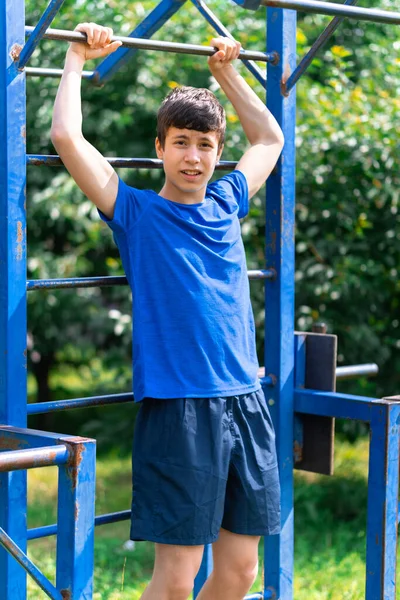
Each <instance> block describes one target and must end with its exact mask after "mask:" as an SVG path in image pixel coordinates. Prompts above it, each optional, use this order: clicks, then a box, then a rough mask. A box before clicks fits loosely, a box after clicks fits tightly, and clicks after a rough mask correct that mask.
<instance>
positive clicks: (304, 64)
mask: <svg viewBox="0 0 400 600" xmlns="http://www.w3.org/2000/svg"><path fill="white" fill-rule="evenodd" d="M357 1H358V0H346V2H345V4H348V5H353V4H357ZM343 19H344V17H335V18H334V19H332V21H331V22H330V23H329V25H328V26H327V27H326V28H325V29H324V31H323V32H322V33H321V35H320V36H319V37H318V39H317V40H316V41H315V42H314V44H313V45H312V46H311V48H310V50H309V51H308V52H307V54H306V55H305V56H304V57H303V58H302V59H301V61H300V62H299V64H298V65H297V67H296V69H295V70H294V71H293V73H292V74H291V75H290V77H289V79H288V80H287V81H286V82H285V83H283V85H282V92H283V94H285V95H286V96H287V95H288V94H289V92H290V90H291V89H292V88H293V87H294V86H295V85H296V83H297V82H298V80H299V79H300V77H301V76H302V75H303V73H305V72H306V70H307V69H308V67H309V66H310V64H311V63H312V61H313V59H314V57H315V56H316V54H317V52H319V50H321V48H323V46H324V45H325V44H326V42H327V41H328V40H329V38H330V37H332V35H333V34H334V32H335V31H336V29H337V28H338V27H339V25H340V24H341V23H342V21H343Z"/></svg>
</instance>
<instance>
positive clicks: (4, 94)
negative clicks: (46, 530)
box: [0, 0, 26, 600]
mask: <svg viewBox="0 0 400 600" xmlns="http://www.w3.org/2000/svg"><path fill="white" fill-rule="evenodd" d="M24 20H25V10H24V0H6V1H5V2H4V1H3V2H1V3H0V40H1V43H0V107H1V109H0V356H1V360H0V423H6V424H9V425H17V426H20V427H24V426H25V425H26V292H25V279H26V235H25V231H26V215H25V179H26V166H25V160H26V159H25V124H26V122H25V76H24V75H23V74H22V73H20V72H19V71H18V70H17V65H16V63H15V62H14V61H13V58H14V57H16V56H17V55H18V52H19V50H20V48H21V47H22V46H23V44H24ZM0 489H1V494H0V527H3V529H5V530H6V531H7V532H8V534H9V535H10V536H11V537H12V538H13V540H15V542H16V543H17V544H18V546H19V547H20V548H21V549H22V550H23V551H25V550H26V539H25V538H26V473H24V472H22V471H20V472H15V473H4V474H1V475H0ZM25 596H26V575H25V572H24V570H23V569H22V568H21V567H20V565H18V564H17V563H16V562H15V560H14V559H13V558H12V557H11V556H10V555H9V554H8V553H6V552H5V551H4V550H3V549H0V598H1V600H25Z"/></svg>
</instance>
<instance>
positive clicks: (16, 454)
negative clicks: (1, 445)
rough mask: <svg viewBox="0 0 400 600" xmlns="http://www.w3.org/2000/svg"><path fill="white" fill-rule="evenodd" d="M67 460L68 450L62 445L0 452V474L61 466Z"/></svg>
mask: <svg viewBox="0 0 400 600" xmlns="http://www.w3.org/2000/svg"><path fill="white" fill-rule="evenodd" d="M68 458H69V451H68V448H67V447H66V446H63V445H59V446H47V447H46V448H27V449H26V450H6V451H3V452H0V473H6V472H8V471H21V470H24V469H36V468H37V467H48V466H53V465H63V464H65V463H66V462H67V461H68Z"/></svg>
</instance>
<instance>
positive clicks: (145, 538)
mask: <svg viewBox="0 0 400 600" xmlns="http://www.w3.org/2000/svg"><path fill="white" fill-rule="evenodd" d="M130 539H131V540H132V541H133V542H154V543H155V544H171V545H174V546H205V545H207V544H212V543H213V542H215V541H216V540H217V539H218V535H214V536H208V537H203V538H198V539H194V538H192V539H190V540H186V539H182V538H178V539H177V538H168V537H163V536H158V535H154V534H149V535H147V534H144V535H138V534H135V535H132V534H131V535H130Z"/></svg>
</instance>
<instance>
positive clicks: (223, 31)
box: [192, 0, 267, 88]
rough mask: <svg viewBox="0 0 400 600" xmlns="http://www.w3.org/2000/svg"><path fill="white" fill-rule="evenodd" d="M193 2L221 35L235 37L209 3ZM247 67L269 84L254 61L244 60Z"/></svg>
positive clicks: (199, 0)
mask: <svg viewBox="0 0 400 600" xmlns="http://www.w3.org/2000/svg"><path fill="white" fill-rule="evenodd" d="M192 3H193V4H194V5H195V7H196V8H197V10H198V11H199V12H200V14H201V15H203V17H204V18H205V19H206V21H208V22H209V23H210V25H211V26H212V27H214V29H215V31H216V32H217V33H218V34H219V35H223V36H225V37H228V38H229V39H231V40H232V39H234V37H233V35H232V34H231V33H230V32H229V31H228V29H227V28H226V27H225V26H224V25H223V24H222V23H221V21H220V20H219V19H218V17H217V16H216V15H214V13H213V12H212V10H211V9H210V8H209V7H208V6H207V4H206V3H205V2H204V1H203V0H192ZM243 64H244V66H245V67H246V69H248V70H249V71H250V73H252V75H254V77H255V78H256V79H257V81H259V82H260V83H261V85H262V86H263V87H264V88H265V86H266V85H267V79H266V77H265V74H264V73H263V72H262V71H261V69H260V68H259V67H258V66H257V65H256V64H255V63H253V62H249V61H247V60H246V61H243Z"/></svg>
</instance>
